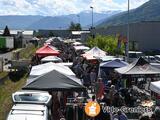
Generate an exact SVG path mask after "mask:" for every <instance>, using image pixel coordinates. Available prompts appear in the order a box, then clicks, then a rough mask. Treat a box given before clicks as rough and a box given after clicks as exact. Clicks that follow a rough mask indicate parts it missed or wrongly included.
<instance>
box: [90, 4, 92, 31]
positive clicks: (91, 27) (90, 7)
mask: <svg viewBox="0 0 160 120" xmlns="http://www.w3.org/2000/svg"><path fill="white" fill-rule="evenodd" d="M90 8H91V9H92V27H91V28H93V7H92V6H91V7H90Z"/></svg>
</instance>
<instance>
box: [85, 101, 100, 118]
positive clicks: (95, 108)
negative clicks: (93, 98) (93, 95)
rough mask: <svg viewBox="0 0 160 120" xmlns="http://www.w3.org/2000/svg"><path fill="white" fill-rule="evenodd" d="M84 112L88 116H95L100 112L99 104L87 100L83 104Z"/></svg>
mask: <svg viewBox="0 0 160 120" xmlns="http://www.w3.org/2000/svg"><path fill="white" fill-rule="evenodd" d="M85 113H86V114H87V115H88V116H90V117H95V116H97V115H98V114H99V113H100V105H99V104H98V103H97V102H88V103H87V105H86V106H85Z"/></svg>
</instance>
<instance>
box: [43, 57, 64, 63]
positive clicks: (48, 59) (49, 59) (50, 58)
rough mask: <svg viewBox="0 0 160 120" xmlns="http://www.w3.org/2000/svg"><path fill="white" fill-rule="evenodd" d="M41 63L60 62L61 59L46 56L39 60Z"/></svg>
mask: <svg viewBox="0 0 160 120" xmlns="http://www.w3.org/2000/svg"><path fill="white" fill-rule="evenodd" d="M41 61H42V62H47V61H52V62H58V61H59V62H62V59H61V58H59V57H57V56H47V57H44V58H42V59H41Z"/></svg>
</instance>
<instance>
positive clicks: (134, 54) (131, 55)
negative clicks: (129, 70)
mask: <svg viewBox="0 0 160 120" xmlns="http://www.w3.org/2000/svg"><path fill="white" fill-rule="evenodd" d="M128 54H129V62H133V61H135V60H136V59H137V58H139V57H142V56H144V54H143V53H142V52H140V51H129V52H128Z"/></svg>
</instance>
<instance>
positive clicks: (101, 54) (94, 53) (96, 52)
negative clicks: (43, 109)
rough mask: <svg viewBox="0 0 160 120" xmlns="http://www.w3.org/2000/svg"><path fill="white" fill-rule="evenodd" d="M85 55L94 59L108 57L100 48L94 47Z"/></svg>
mask: <svg viewBox="0 0 160 120" xmlns="http://www.w3.org/2000/svg"><path fill="white" fill-rule="evenodd" d="M85 54H89V55H92V56H94V57H99V58H101V57H104V56H106V52H105V51H103V50H101V49H100V48H98V47H93V48H92V49H91V50H89V51H87V52H85Z"/></svg>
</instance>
